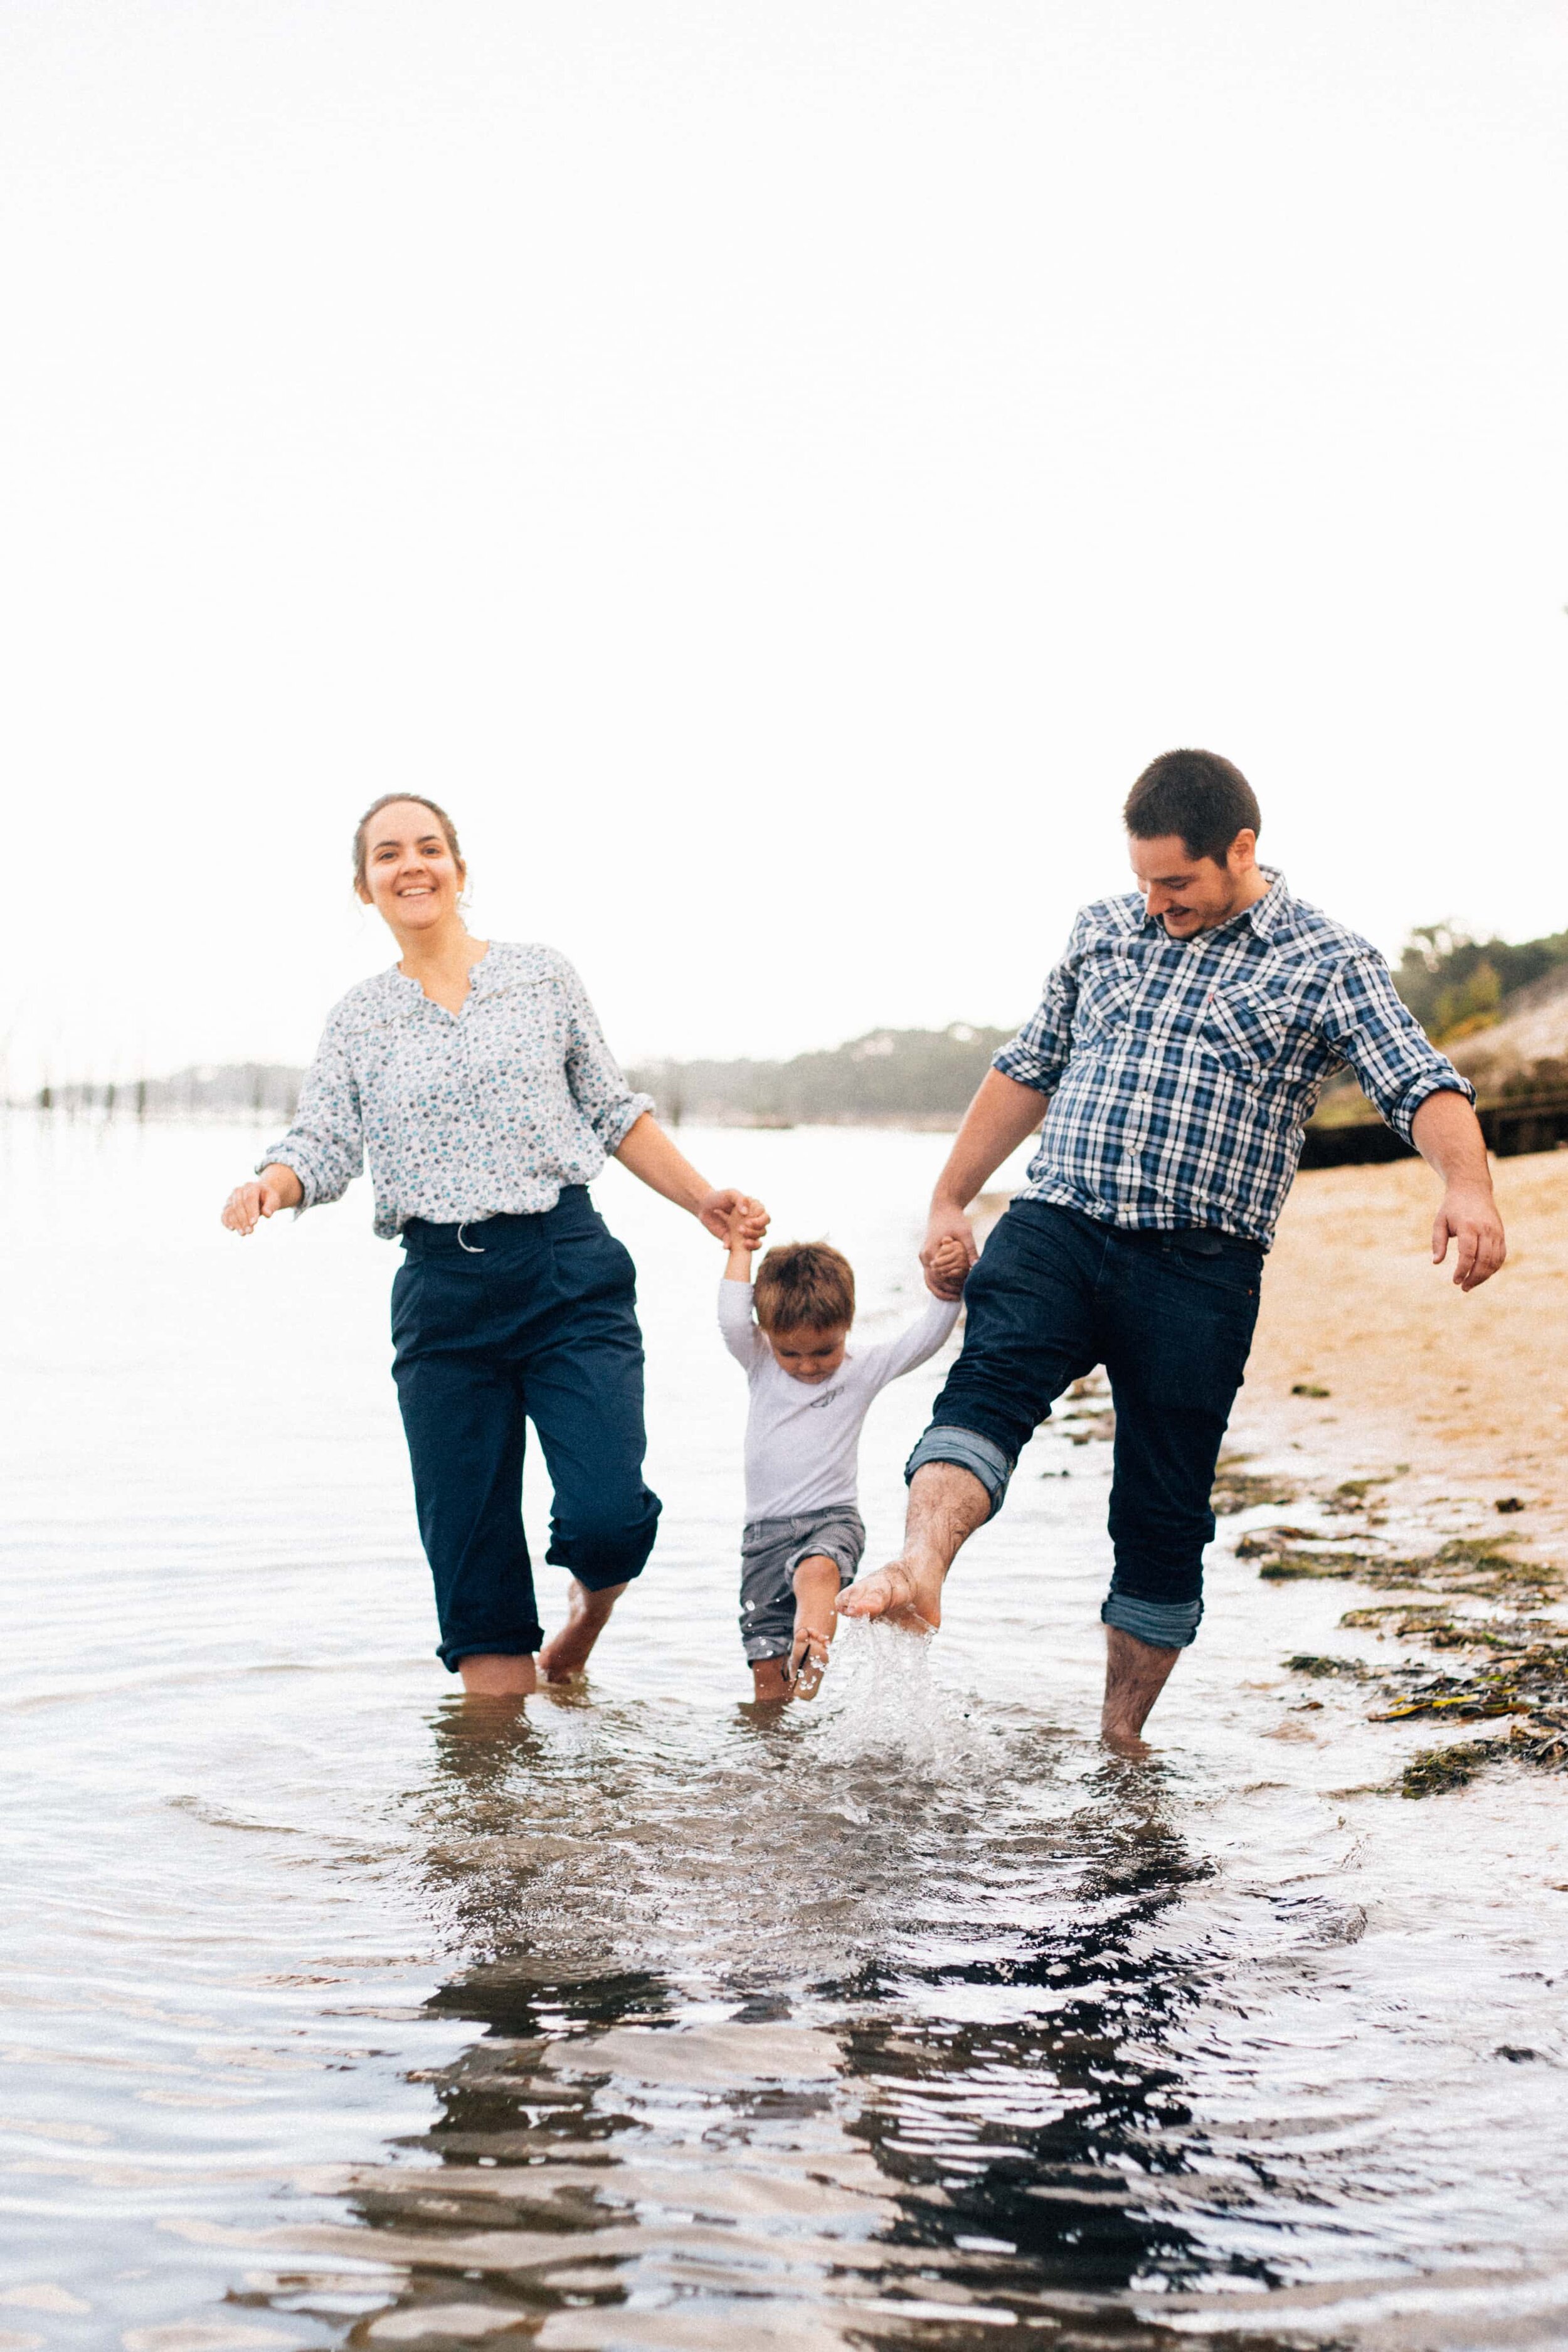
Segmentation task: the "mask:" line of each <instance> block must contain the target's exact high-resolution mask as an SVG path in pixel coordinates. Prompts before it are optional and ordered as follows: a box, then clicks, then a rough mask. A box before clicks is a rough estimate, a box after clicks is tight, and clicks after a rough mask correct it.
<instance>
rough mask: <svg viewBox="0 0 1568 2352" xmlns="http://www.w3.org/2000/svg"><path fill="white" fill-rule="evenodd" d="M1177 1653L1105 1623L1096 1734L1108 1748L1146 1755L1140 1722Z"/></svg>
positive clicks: (1165, 1680) (1145, 1715)
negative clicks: (1101, 1702) (1102, 1697)
mask: <svg viewBox="0 0 1568 2352" xmlns="http://www.w3.org/2000/svg"><path fill="white" fill-rule="evenodd" d="M1180 1656H1181V1652H1180V1650H1158V1649H1156V1648H1155V1647H1154V1645H1153V1643H1152V1642H1141V1641H1140V1640H1139V1639H1138V1637H1137V1635H1136V1634H1135V1633H1123V1632H1122V1629H1121V1626H1120V1625H1108V1626H1107V1627H1106V1629H1105V1704H1104V1706H1102V1708H1101V1709H1100V1738H1101V1739H1103V1740H1104V1742H1105V1744H1106V1746H1107V1747H1108V1748H1115V1749H1116V1750H1117V1752H1118V1753H1119V1754H1120V1755H1122V1756H1147V1754H1148V1753H1149V1749H1148V1747H1147V1744H1146V1743H1145V1741H1144V1740H1143V1738H1142V1729H1143V1726H1144V1724H1145V1723H1146V1722H1147V1721H1148V1719H1149V1712H1150V1709H1151V1708H1152V1706H1153V1704H1154V1701H1155V1700H1156V1699H1157V1698H1158V1697H1159V1696H1160V1693H1161V1692H1162V1691H1163V1689H1164V1687H1165V1685H1166V1683H1167V1682H1168V1681H1169V1679H1170V1676H1171V1670H1172V1668H1173V1666H1174V1664H1175V1663H1176V1660H1177V1659H1178V1658H1179V1657H1180Z"/></svg>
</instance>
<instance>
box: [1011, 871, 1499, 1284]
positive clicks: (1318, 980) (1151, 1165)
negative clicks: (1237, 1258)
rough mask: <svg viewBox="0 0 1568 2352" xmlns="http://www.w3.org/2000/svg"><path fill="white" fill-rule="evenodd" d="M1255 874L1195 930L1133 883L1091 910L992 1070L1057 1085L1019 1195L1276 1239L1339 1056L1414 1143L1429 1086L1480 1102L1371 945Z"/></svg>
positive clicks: (1111, 1215) (1114, 1218) (1119, 1220)
mask: <svg viewBox="0 0 1568 2352" xmlns="http://www.w3.org/2000/svg"><path fill="white" fill-rule="evenodd" d="M1264 871H1265V872H1266V873H1268V876H1269V888H1268V896H1267V897H1266V898H1259V899H1258V901H1257V903H1256V905H1254V906H1251V907H1247V908H1244V909H1243V911H1242V912H1241V913H1240V914H1239V915H1233V916H1232V918H1231V919H1230V920H1229V922H1227V923H1223V924H1221V925H1220V927H1219V928H1218V929H1216V930H1212V931H1199V932H1198V933H1197V934H1196V936H1195V937H1194V938H1193V939H1190V940H1173V939H1171V938H1170V937H1169V936H1168V934H1167V933H1166V930H1165V928H1164V925H1163V923H1161V922H1159V921H1158V920H1157V919H1151V918H1150V917H1149V916H1147V915H1145V913H1144V911H1143V900H1142V896H1141V895H1140V893H1139V892H1137V891H1136V890H1132V891H1129V892H1128V894H1127V896H1126V897H1125V898H1101V899H1100V900H1099V901H1098V902H1097V903H1096V904H1095V905H1094V906H1092V907H1086V908H1084V909H1083V912H1082V913H1081V914H1080V915H1079V918H1078V920H1077V922H1076V923H1075V924H1074V925H1073V929H1072V936H1071V938H1070V939H1069V940H1068V947H1067V953H1066V954H1065V955H1064V956H1063V958H1062V960H1061V961H1060V963H1059V964H1058V966H1057V968H1056V970H1055V971H1053V972H1052V973H1051V975H1050V977H1049V979H1048V980H1047V982H1046V993H1045V999H1044V1002H1043V1003H1041V1006H1040V1009H1039V1011H1038V1012H1037V1013H1036V1014H1035V1016H1034V1018H1033V1020H1031V1021H1028V1022H1026V1024H1025V1025H1024V1027H1023V1028H1022V1029H1021V1030H1020V1031H1019V1032H1018V1034H1017V1035H1016V1037H1015V1038H1014V1040H1013V1042H1012V1044H1011V1045H1005V1046H1004V1047H1003V1049H1002V1051H1001V1053H999V1054H998V1055H996V1057H995V1062H994V1067H995V1068H997V1069H998V1070H1000V1071H1002V1072H1003V1074H1004V1075H1005V1076H1007V1077H1009V1078H1016V1079H1017V1080H1018V1082H1019V1083H1020V1085H1023V1086H1026V1087H1037V1088H1038V1089H1039V1091H1040V1093H1041V1094H1043V1095H1049V1097H1050V1098H1051V1100H1050V1108H1049V1109H1048V1111H1047V1114H1046V1124H1045V1129H1044V1132H1043V1134H1042V1136H1041V1138H1040V1148H1039V1150H1038V1151H1037V1153H1036V1155H1035V1158H1034V1160H1032V1161H1031V1163H1030V1167H1029V1181H1028V1182H1027V1184H1026V1186H1025V1188H1024V1192H1023V1195H1022V1197H1023V1198H1024V1199H1025V1200H1028V1201H1049V1202H1054V1203H1055V1204H1056V1205H1058V1207H1061V1208H1066V1209H1079V1210H1081V1211H1082V1213H1084V1215H1086V1216H1089V1217H1094V1218H1097V1219H1098V1220H1099V1221H1100V1223H1102V1224H1112V1225H1133V1226H1155V1227H1167V1228H1168V1227H1174V1226H1182V1225H1211V1226H1217V1227H1218V1228H1219V1229H1220V1230H1221V1231H1222V1232H1224V1233H1228V1234H1240V1235H1241V1236H1242V1237H1243V1238H1245V1239H1246V1240H1248V1241H1255V1242H1260V1243H1261V1244H1263V1246H1264V1248H1265V1249H1267V1248H1268V1244H1269V1242H1270V1240H1271V1239H1272V1237H1273V1233H1274V1226H1275V1223H1276V1221H1277V1220H1278V1218H1279V1212H1280V1210H1281V1208H1282V1207H1283V1206H1284V1203H1285V1195H1286V1193H1287V1192H1289V1189H1290V1182H1291V1179H1292V1178H1293V1177H1294V1175H1295V1173H1296V1165H1297V1162H1298V1160H1300V1156H1301V1130H1302V1128H1303V1127H1304V1126H1305V1124H1306V1122H1307V1120H1308V1119H1309V1118H1310V1117H1311V1115H1312V1113H1313V1111H1314V1110H1315V1109H1316V1108H1317V1103H1318V1097H1319V1096H1320V1094H1321V1092H1322V1089H1323V1085H1324V1082H1325V1081H1326V1080H1327V1079H1328V1078H1330V1077H1331V1076H1333V1074H1334V1072H1335V1071H1336V1070H1339V1069H1341V1068H1342V1067H1343V1066H1344V1065H1345V1064H1347V1063H1348V1064H1349V1065H1350V1067H1351V1068H1352V1070H1353V1071H1354V1072H1355V1075H1356V1076H1357V1077H1358V1078H1359V1079H1360V1081H1361V1084H1362V1087H1363V1092H1364V1093H1365V1094H1367V1095H1368V1096H1369V1097H1370V1098H1371V1099H1372V1101H1373V1102H1374V1103H1375V1104H1376V1105H1377V1108H1378V1109H1379V1110H1380V1111H1381V1112H1382V1113H1383V1116H1384V1118H1385V1119H1386V1120H1387V1121H1388V1124H1389V1125H1390V1127H1392V1128H1393V1129H1394V1131H1395V1133H1396V1134H1398V1135H1401V1136H1403V1137H1404V1139H1405V1141H1406V1142H1407V1143H1408V1142H1410V1141H1411V1140H1412V1138H1411V1132H1410V1123H1411V1121H1412V1119H1413V1118H1415V1113H1416V1112H1417V1111H1418V1110H1419V1109H1420V1108H1421V1105H1422V1104H1423V1103H1424V1102H1425V1101H1426V1097H1427V1096H1428V1095H1434V1094H1440V1093H1443V1092H1452V1093H1455V1094H1462V1095H1465V1096H1467V1097H1468V1099H1469V1100H1470V1101H1472V1102H1473V1101H1474V1100H1475V1094H1474V1090H1473V1089H1472V1088H1471V1087H1470V1086H1469V1085H1468V1083H1467V1081H1466V1080H1465V1079H1464V1078H1462V1077H1461V1076H1459V1073H1458V1070H1456V1069H1455V1067H1454V1066H1453V1064H1452V1062H1450V1061H1449V1060H1448V1059H1447V1056H1446V1055H1442V1054H1439V1053H1438V1051H1437V1049H1436V1046H1435V1045H1433V1044H1432V1043H1431V1042H1430V1040H1429V1039H1428V1037H1427V1036H1426V1032H1425V1031H1424V1030H1423V1029H1422V1028H1421V1026H1420V1024H1418V1023H1417V1022H1416V1020H1415V1016H1414V1014H1413V1013H1410V1012H1409V1011H1407V1009H1406V1008H1405V1005H1404V1004H1402V1003H1401V1002H1400V1000H1399V998H1398V996H1397V995H1396V994H1395V992H1394V981H1393V978H1392V975H1391V974H1390V972H1389V969H1388V966H1387V964H1386V963H1385V962H1384V959H1383V957H1382V956H1380V955H1379V954H1378V952H1377V950H1376V949H1375V948H1373V947H1369V946H1368V944H1367V942H1366V940H1363V939H1358V938H1357V937H1356V935H1355V933H1354V932H1353V931H1347V930H1346V929H1344V928H1343V926H1342V924H1339V923H1335V922H1331V920H1330V919H1329V917H1328V916H1327V915H1324V914H1321V913H1320V911H1319V909H1318V908H1316V907H1310V906H1308V905H1307V904H1306V903H1305V901H1304V900H1302V899H1300V898H1292V897H1291V895H1290V892H1289V889H1288V888H1287V887H1286V884H1285V878H1284V877H1283V875H1281V874H1276V873H1273V872H1272V871H1271V870H1270V869H1269V868H1267V867H1266V868H1265V869H1264Z"/></svg>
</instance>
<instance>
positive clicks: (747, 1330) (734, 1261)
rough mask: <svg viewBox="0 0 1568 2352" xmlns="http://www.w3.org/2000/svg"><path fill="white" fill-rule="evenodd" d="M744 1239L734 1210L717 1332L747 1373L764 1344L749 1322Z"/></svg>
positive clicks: (749, 1257) (747, 1247)
mask: <svg viewBox="0 0 1568 2352" xmlns="http://www.w3.org/2000/svg"><path fill="white" fill-rule="evenodd" d="M743 1235H744V1226H743V1223H742V1217H741V1214H740V1212H739V1211H738V1210H737V1211H736V1212H735V1213H733V1214H732V1215H731V1219H730V1252H729V1255H728V1256H727V1257H726V1259H725V1261H724V1278H723V1280H722V1281H721V1284H720V1285H719V1331H720V1336H721V1339H723V1342H724V1345H725V1346H726V1348H728V1349H729V1350H730V1353H731V1355H732V1356H733V1357H734V1359H735V1361H736V1362H737V1363H738V1364H744V1365H745V1366H746V1368H747V1370H750V1369H751V1367H752V1364H753V1363H755V1361H756V1359H757V1350H758V1349H759V1348H761V1347H763V1346H764V1345H765V1344H766V1343H765V1342H764V1340H763V1335H762V1333H761V1332H760V1331H759V1330H758V1328H757V1327H756V1324H755V1323H754V1322H753V1321H752V1244H750V1242H748V1241H747V1240H745V1239H744V1237H743Z"/></svg>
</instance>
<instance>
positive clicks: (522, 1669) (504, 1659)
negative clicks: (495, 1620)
mask: <svg viewBox="0 0 1568 2352" xmlns="http://www.w3.org/2000/svg"><path fill="white" fill-rule="evenodd" d="M458 1674H459V1675H461V1676H462V1682H463V1688H464V1690H465V1691H466V1692H467V1694H468V1696H469V1697H470V1698H527V1697H528V1696H529V1695H530V1693H531V1692H532V1691H534V1690H536V1689H537V1688H538V1686H539V1677H538V1675H536V1674H535V1672H534V1670H533V1660H532V1659H531V1658H528V1657H509V1656H508V1655H507V1654H505V1653H504V1652H503V1651H499V1650H496V1651H488V1650H487V1651H481V1652H479V1653H477V1654H475V1655H474V1656H473V1657H471V1658H459V1659H458Z"/></svg>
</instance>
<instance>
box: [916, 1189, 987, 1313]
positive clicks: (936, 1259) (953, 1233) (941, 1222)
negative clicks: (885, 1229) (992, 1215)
mask: <svg viewBox="0 0 1568 2352" xmlns="http://www.w3.org/2000/svg"><path fill="white" fill-rule="evenodd" d="M979 1255H980V1252H979V1251H978V1250H977V1249H976V1248H975V1246H974V1228H973V1225H972V1224H971V1223H970V1222H969V1219H968V1218H967V1216H965V1214H964V1213H963V1210H962V1209H960V1208H958V1207H955V1206H954V1205H953V1204H952V1203H951V1202H948V1203H945V1204H943V1205H942V1206H939V1207H937V1208H933V1209H932V1211H931V1223H929V1224H928V1225H927V1227H926V1237H925V1242H924V1245H923V1246H922V1248H921V1266H922V1267H923V1268H924V1271H925V1278H926V1288H927V1289H928V1290H929V1291H931V1293H932V1294H933V1295H934V1296H935V1297H938V1298H956V1297H959V1295H960V1293H961V1292H962V1291H963V1285H964V1282H965V1279H966V1278H967V1276H968V1273H969V1269H970V1267H971V1266H972V1265H973V1264H974V1261H975V1259H976V1258H977V1257H978V1256H979Z"/></svg>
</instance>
